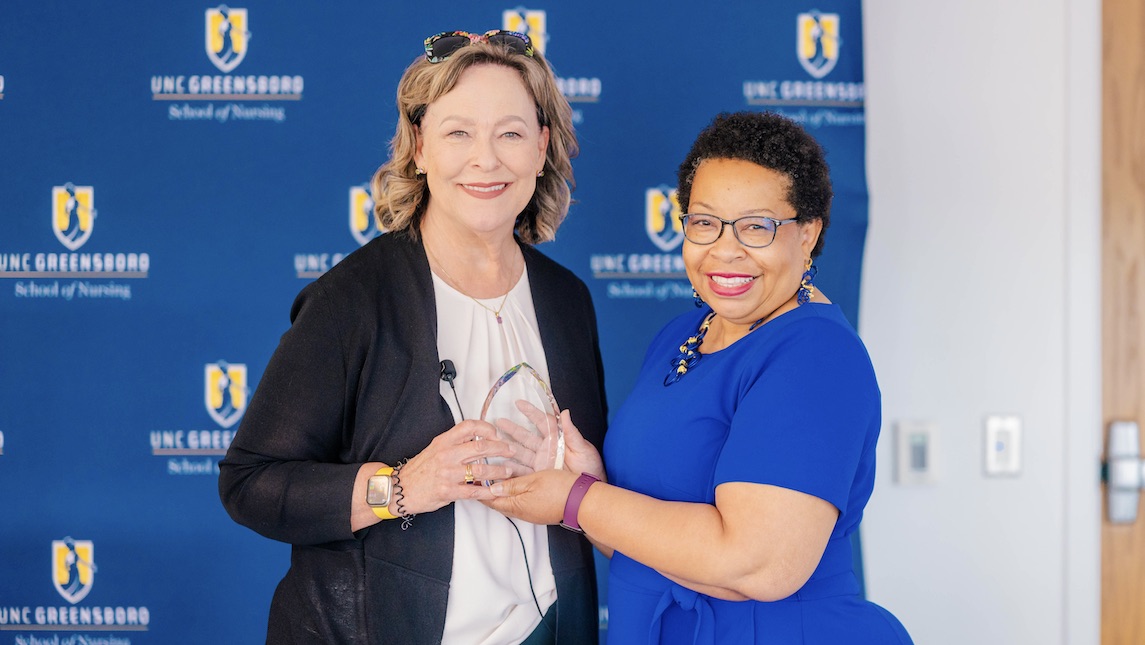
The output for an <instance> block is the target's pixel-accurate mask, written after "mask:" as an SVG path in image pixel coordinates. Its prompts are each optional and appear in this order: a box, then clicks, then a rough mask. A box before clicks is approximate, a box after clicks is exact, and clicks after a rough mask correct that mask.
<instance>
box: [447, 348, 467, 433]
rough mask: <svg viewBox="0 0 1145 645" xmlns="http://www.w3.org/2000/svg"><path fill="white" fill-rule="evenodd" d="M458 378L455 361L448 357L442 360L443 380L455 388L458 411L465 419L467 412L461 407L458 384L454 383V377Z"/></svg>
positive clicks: (454, 393)
mask: <svg viewBox="0 0 1145 645" xmlns="http://www.w3.org/2000/svg"><path fill="white" fill-rule="evenodd" d="M455 378H457V368H456V367H454V366H453V361H451V360H449V359H448V358H447V359H445V360H444V361H441V380H443V381H445V382H446V383H449V389H451V390H453V400H454V401H457V413H458V414H460V415H461V420H462V421H464V420H465V412H464V411H462V409H461V399H459V398H457V386H456V385H454V384H453V379H455Z"/></svg>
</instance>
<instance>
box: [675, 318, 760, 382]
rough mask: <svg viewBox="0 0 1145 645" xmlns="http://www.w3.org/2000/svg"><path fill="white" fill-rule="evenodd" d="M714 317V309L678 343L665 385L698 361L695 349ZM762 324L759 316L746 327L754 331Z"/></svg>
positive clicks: (685, 372) (679, 376)
mask: <svg viewBox="0 0 1145 645" xmlns="http://www.w3.org/2000/svg"><path fill="white" fill-rule="evenodd" d="M715 317H716V312H714V311H713V312H712V313H710V314H708V315H707V316H705V317H704V322H702V323H700V328H699V330H697V331H696V334H695V335H694V336H691V337H690V338H688V340H686V341H684V344H683V345H680V353H679V354H677V355H676V358H674V359H672V369H671V370H670V371H669V372H668V375H667V376H665V377H664V386H665V387H667V386H669V385H671V384H673V383H675V382H676V381H679V380H680V379H681V378H683V377H684V375H685V374H687V373H688V370H690V369H692V368H693V367H695V366H696V363H699V362H700V356H701V354H700V353H699V352H697V351H696V350H697V349H699V348H700V345H703V344H704V336H707V335H708V327H711V326H712V320H714V319H715ZM762 324H763V318H760V319H759V320H757V321H755V322H754V323H753V324H752V326H751V327H750V328H748V332H753V331H755V328H756V327H759V326H760V325H762Z"/></svg>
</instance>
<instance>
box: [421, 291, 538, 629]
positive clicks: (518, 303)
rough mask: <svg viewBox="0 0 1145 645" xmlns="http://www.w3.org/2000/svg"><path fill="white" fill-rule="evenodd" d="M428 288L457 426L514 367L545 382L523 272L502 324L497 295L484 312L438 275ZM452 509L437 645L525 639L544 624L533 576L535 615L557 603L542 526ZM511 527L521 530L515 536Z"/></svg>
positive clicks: (476, 509) (473, 505)
mask: <svg viewBox="0 0 1145 645" xmlns="http://www.w3.org/2000/svg"><path fill="white" fill-rule="evenodd" d="M433 289H434V295H435V296H436V300H437V351H438V356H440V357H441V358H442V359H443V360H444V359H449V360H451V361H453V364H454V367H455V368H456V369H457V378H456V379H454V381H453V383H454V385H455V386H456V388H457V398H458V399H459V400H460V401H461V410H460V411H459V410H458V408H457V402H456V401H455V399H454V393H453V390H451V389H450V386H449V384H448V383H446V382H445V381H442V382H441V396H442V397H443V398H444V399H445V400H446V401H447V402H448V403H449V408H450V410H451V411H452V412H453V418H454V420H455V421H461V420H462V416H463V415H462V414H461V413H460V412H464V418H466V419H478V418H480V415H481V407H482V405H483V404H484V402H485V397H486V395H487V394H488V393H489V390H490V388H491V387H492V386H493V384H494V383H496V382H497V379H498V378H500V377H501V375H502V374H504V373H505V372H506V371H507V370H509V368H511V367H513V366H514V365H517V364H518V363H522V362H525V363H528V364H529V365H531V366H532V367H533V369H535V370H536V371H537V373H538V374H540V375H541V378H542V379H544V381H545V382H546V383H548V382H549V370H548V363H547V361H546V360H545V350H544V347H543V346H542V345H541V336H540V332H539V331H538V326H537V315H536V312H535V310H534V308H533V296H532V293H531V292H530V290H529V276H528V270H527V269H526V270H525V271H522V272H521V278H520V280H518V281H517V284H516V285H515V286H514V287H513V288H512V289H511V290H510V291H509V296H508V298H507V299H506V300H505V303H504V306H503V307H502V309H501V321H502V322H501V323H498V322H497V317H496V316H494V314H493V311H494V310H496V309H497V307H499V306H502V305H501V297H497V298H491V299H487V300H481V301H480V302H482V303H484V304H485V305H486V306H487V307H488V309H486V308H484V307H482V306H480V305H479V304H477V302H475V301H474V300H473V299H471V298H470V297H469V296H466V295H465V294H463V293H461V292H459V291H457V290H456V289H454V288H453V287H451V286H450V285H449V284H447V283H446V282H445V281H444V280H442V279H441V278H440V277H438V276H437V275H436V274H435V275H434V276H433ZM453 508H454V511H453V513H454V518H455V528H454V536H453V537H454V547H453V577H452V579H451V581H450V584H449V604H448V606H447V608H446V611H445V634H444V637H443V639H442V643H443V644H444V645H460V644H464V645H469V644H473V645H494V644H502V643H520V642H522V641H524V640H525V639H526V638H527V637H528V636H529V635H530V634H531V633H532V632H533V630H534V629H535V628H536V627H537V626H538V625H539V624H540V622H541V615H540V613H539V612H538V610H537V605H536V604H534V601H533V593H532V592H530V589H529V576H530V574H531V576H532V586H533V590H534V591H535V592H536V597H537V602H538V603H539V604H540V611H542V612H544V611H548V609H549V607H550V606H552V604H553V603H554V602H556V599H557V586H556V580H555V579H554V578H553V568H552V563H551V562H550V560H549V538H548V532H547V528H546V527H545V526H538V525H536V524H529V523H528V522H523V521H520V520H510V519H509V518H507V517H505V516H504V515H501V514H500V513H498V512H496V511H494V510H492V509H490V508H488V507H487V506H485V505H484V504H482V503H480V502H478V501H475V500H460V501H458V502H456V503H454V505H453ZM514 524H515V525H516V527H517V528H518V529H520V532H521V537H520V538H518V537H517V531H516V530H514V528H513V525H514ZM522 540H523V541H524V550H523V553H522V548H521V542H522ZM526 556H527V557H528V566H527V567H526V563H525V558H526Z"/></svg>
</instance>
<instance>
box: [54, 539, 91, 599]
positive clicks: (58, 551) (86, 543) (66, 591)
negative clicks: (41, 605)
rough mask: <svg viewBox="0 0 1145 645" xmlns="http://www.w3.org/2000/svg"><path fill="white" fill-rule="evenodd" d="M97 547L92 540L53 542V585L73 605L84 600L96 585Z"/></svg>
mask: <svg viewBox="0 0 1145 645" xmlns="http://www.w3.org/2000/svg"><path fill="white" fill-rule="evenodd" d="M95 572H96V566H95V546H94V545H93V544H92V542H91V540H73V539H72V538H70V537H66V538H64V539H62V540H52V584H53V585H54V586H55V587H56V591H58V592H60V595H61V596H63V597H64V600H66V601H68V602H70V603H71V604H73V605H74V604H76V603H77V602H79V601H81V600H83V599H84V597H85V596H87V594H88V592H89V591H91V586H92V584H93V583H95Z"/></svg>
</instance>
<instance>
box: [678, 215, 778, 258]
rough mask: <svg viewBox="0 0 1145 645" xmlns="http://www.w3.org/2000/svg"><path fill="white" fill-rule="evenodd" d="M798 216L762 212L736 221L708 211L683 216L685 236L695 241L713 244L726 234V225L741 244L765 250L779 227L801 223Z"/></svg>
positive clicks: (682, 222)
mask: <svg viewBox="0 0 1145 645" xmlns="http://www.w3.org/2000/svg"><path fill="white" fill-rule="evenodd" d="M798 221H799V218H798V217H792V218H791V219H775V218H774V217H763V216H760V215H749V216H748V217H741V218H739V219H734V220H730V221H729V220H726V219H723V218H720V217H716V216H715V215H708V214H706V213H686V214H684V215H681V216H680V223H681V224H682V225H683V226H684V237H685V238H687V240H688V241H689V242H691V243H692V244H700V245H704V244H714V243H715V241H716V240H718V239H720V236H721V235H723V233H724V227H725V226H730V227H732V233H733V234H734V235H735V237H736V240H738V241H739V243H740V244H742V245H744V246H747V247H750V248H753V249H762V248H763V247H765V246H768V245H770V244H771V243H772V242H774V241H775V232H776V231H778V230H779V227H780V226H783V225H784V224H790V223H792V222H798Z"/></svg>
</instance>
